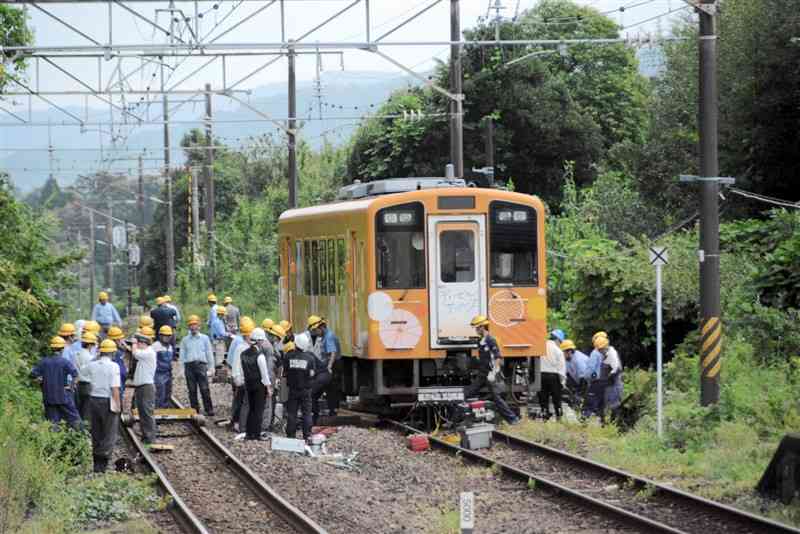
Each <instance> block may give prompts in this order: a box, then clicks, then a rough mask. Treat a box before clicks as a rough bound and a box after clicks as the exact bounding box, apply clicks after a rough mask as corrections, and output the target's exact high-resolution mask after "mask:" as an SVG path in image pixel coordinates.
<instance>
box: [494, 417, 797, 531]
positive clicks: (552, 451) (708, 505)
mask: <svg viewBox="0 0 800 534" xmlns="http://www.w3.org/2000/svg"><path fill="white" fill-rule="evenodd" d="M492 435H493V438H494V440H495V441H498V442H502V443H505V444H506V445H508V446H509V447H516V448H520V449H525V450H528V451H534V452H535V453H538V454H541V455H544V456H548V457H550V458H556V459H558V460H561V461H563V462H567V463H571V464H573V465H577V466H579V467H582V468H584V469H588V470H592V471H594V472H597V473H602V474H603V475H606V476H609V477H612V478H616V479H619V480H621V481H625V482H632V483H633V484H635V485H636V487H637V488H640V489H642V488H648V489H649V490H651V491H653V492H654V494H662V495H665V496H669V497H672V498H675V499H676V500H679V501H681V502H685V503H688V504H690V505H692V506H695V507H698V508H704V509H706V510H710V511H712V512H713V513H716V514H722V515H724V516H726V517H730V518H731V519H732V520H733V521H735V522H737V523H739V524H738V525H737V526H738V527H740V528H749V529H757V530H759V531H766V532H787V533H793V534H800V529H797V528H794V527H791V526H789V525H785V524H783V523H779V522H777V521H773V520H772V519H768V518H766V517H761V516H758V515H756V514H752V513H750V512H746V511H744V510H739V509H738V508H734V507H732V506H728V505H726V504H722V503H719V502H716V501H712V500H710V499H706V498H704V497H700V496H698V495H693V494H691V493H688V492H686V491H683V490H680V489H677V488H674V487H670V486H667V485H665V484H661V483H659V482H655V481H653V480H650V479H647V478H644V477H641V476H638V475H634V474H632V473H628V472H626V471H622V470H621V469H617V468H614V467H610V466H608V465H604V464H601V463H598V462H595V461H593V460H589V459H587V458H582V457H580V456H577V455H575V454H572V453H569V452H566V451H562V450H560V449H556V448H554V447H550V446H548V445H544V444H542V443H537V442H535V441H530V440H527V439H524V438H521V437H519V436H515V435H513V434H509V433H507V432H502V431H499V430H495V431H494V432H493V433H492Z"/></svg>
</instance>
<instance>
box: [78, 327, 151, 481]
mask: <svg viewBox="0 0 800 534" xmlns="http://www.w3.org/2000/svg"><path fill="white" fill-rule="evenodd" d="M116 351H117V344H116V343H114V341H113V340H111V339H106V340H104V341H103V342H102V343H100V357H99V358H97V359H95V360H93V361H92V362H91V363H90V364H89V366H88V371H87V372H88V375H89V377H90V379H91V390H90V398H89V401H88V419H89V422H90V427H91V433H92V458H93V460H94V472H95V473H103V472H105V470H106V469H107V468H108V461H109V460H110V459H111V457H112V455H113V454H114V447H115V446H116V443H117V436H118V435H119V431H118V428H117V425H118V421H119V413H120V412H121V411H122V399H121V397H120V388H121V384H120V381H119V369H118V368H117V364H116V363H114V362H113V361H111V358H112V357H113V356H114V353H115V352H116ZM140 413H141V412H140Z"/></svg>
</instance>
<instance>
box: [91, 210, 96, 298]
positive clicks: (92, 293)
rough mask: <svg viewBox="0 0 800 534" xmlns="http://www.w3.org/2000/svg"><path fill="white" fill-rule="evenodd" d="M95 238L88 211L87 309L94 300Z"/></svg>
mask: <svg viewBox="0 0 800 534" xmlns="http://www.w3.org/2000/svg"><path fill="white" fill-rule="evenodd" d="M94 240H95V237H94V212H93V211H89V308H91V307H92V299H94V297H95V294H94V275H95V273H94V269H95V265H97V263H96V261H95V260H96V259H97V258H96V257H95V245H96V243H95V241H94Z"/></svg>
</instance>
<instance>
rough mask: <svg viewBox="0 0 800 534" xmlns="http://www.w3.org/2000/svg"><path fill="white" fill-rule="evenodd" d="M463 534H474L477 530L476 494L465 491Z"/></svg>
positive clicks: (463, 494)
mask: <svg viewBox="0 0 800 534" xmlns="http://www.w3.org/2000/svg"><path fill="white" fill-rule="evenodd" d="M460 505H461V514H460V518H461V534H472V532H473V531H474V530H475V494H474V493H472V492H471V491H465V492H463V493H462V494H461V499H460Z"/></svg>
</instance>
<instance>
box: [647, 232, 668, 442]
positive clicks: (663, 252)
mask: <svg viewBox="0 0 800 534" xmlns="http://www.w3.org/2000/svg"><path fill="white" fill-rule="evenodd" d="M667 259H668V256H667V248H666V247H650V265H655V266H656V413H657V426H658V437H659V438H660V437H662V435H663V433H664V415H663V414H664V397H663V393H662V380H661V368H662V365H661V363H662V356H661V266H662V265H666V264H667Z"/></svg>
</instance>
